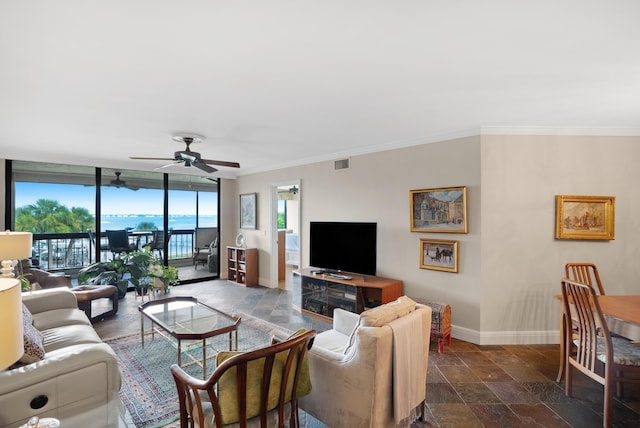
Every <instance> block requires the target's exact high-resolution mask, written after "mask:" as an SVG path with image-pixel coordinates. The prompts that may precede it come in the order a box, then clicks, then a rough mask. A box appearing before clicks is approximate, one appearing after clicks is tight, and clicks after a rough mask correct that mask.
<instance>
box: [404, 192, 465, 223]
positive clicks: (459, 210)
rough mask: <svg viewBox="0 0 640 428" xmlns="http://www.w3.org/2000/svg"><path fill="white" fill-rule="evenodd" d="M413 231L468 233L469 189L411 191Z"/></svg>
mask: <svg viewBox="0 0 640 428" xmlns="http://www.w3.org/2000/svg"><path fill="white" fill-rule="evenodd" d="M409 198H410V201H411V231H412V232H445V233H467V188H466V187H445V188H441V189H422V190H411V191H410V192H409Z"/></svg>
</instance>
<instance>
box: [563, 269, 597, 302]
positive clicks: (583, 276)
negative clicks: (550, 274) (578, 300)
mask: <svg viewBox="0 0 640 428" xmlns="http://www.w3.org/2000/svg"><path fill="white" fill-rule="evenodd" d="M564 272H565V276H566V277H567V278H569V279H570V280H572V281H576V282H579V283H581V284H586V285H589V286H591V287H594V286H598V290H597V291H598V292H599V293H600V295H601V296H604V295H605V293H604V287H603V286H602V281H600V275H599V274H598V268H597V267H596V265H595V264H593V263H567V264H566V265H564Z"/></svg>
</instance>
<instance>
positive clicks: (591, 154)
mask: <svg viewBox="0 0 640 428" xmlns="http://www.w3.org/2000/svg"><path fill="white" fill-rule="evenodd" d="M638 143H640V138H622V137H575V136H483V137H482V228H481V234H482V244H481V254H482V281H481V288H482V295H481V322H480V330H481V338H480V341H481V342H483V343H496V342H504V341H507V342H510V343H514V342H516V343H517V341H518V340H519V341H527V340H528V341H534V342H535V341H539V342H553V341H557V332H558V325H559V321H558V312H559V310H560V303H559V302H558V301H557V300H555V299H554V297H553V296H554V294H557V293H559V292H560V279H561V278H562V277H563V275H564V265H565V263H567V262H578V261H585V262H594V263H596V264H597V266H598V270H599V271H600V275H601V277H602V280H603V281H604V286H605V290H606V292H607V294H640V263H638V260H640V245H638V239H640V233H639V232H640V217H639V216H638V213H639V212H640V190H639V189H638V183H640V167H639V165H638V161H639V160H640V144H638ZM560 194H564V195H594V196H615V197H616V205H615V208H616V213H615V240H613V241H583V240H580V241H578V240H556V239H554V231H555V195H560ZM536 338H538V340H536Z"/></svg>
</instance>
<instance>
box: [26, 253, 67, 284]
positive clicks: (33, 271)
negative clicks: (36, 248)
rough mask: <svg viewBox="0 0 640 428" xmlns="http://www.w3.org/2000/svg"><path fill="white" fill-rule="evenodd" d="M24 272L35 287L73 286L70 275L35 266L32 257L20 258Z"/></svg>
mask: <svg viewBox="0 0 640 428" xmlns="http://www.w3.org/2000/svg"><path fill="white" fill-rule="evenodd" d="M20 264H21V266H22V272H23V274H24V275H27V277H26V278H27V279H28V280H29V282H30V283H31V285H32V287H33V288H57V287H67V288H71V277H70V276H69V275H64V274H59V273H51V272H47V271H46V270H42V269H38V268H37V267H35V266H33V265H32V263H31V259H22V260H20Z"/></svg>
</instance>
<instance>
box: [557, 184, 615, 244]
mask: <svg viewBox="0 0 640 428" xmlns="http://www.w3.org/2000/svg"><path fill="white" fill-rule="evenodd" d="M615 205H616V198H615V196H574V195H556V239H600V240H612V239H615V232H614V226H615Z"/></svg>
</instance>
